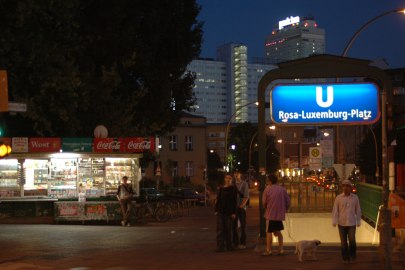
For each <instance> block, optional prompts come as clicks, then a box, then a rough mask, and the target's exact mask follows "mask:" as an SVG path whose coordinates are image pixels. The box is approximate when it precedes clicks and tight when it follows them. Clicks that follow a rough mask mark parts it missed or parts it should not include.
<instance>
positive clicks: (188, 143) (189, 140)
mask: <svg viewBox="0 0 405 270" xmlns="http://www.w3.org/2000/svg"><path fill="white" fill-rule="evenodd" d="M184 142H185V147H186V151H193V137H192V136H186V137H185V138H184Z"/></svg>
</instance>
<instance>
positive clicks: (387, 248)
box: [342, 8, 405, 270]
mask: <svg viewBox="0 0 405 270" xmlns="http://www.w3.org/2000/svg"><path fill="white" fill-rule="evenodd" d="M396 13H403V14H405V9H404V8H401V9H394V10H390V11H387V12H384V13H381V14H380V15H378V16H375V17H373V18H371V19H370V20H369V21H367V22H366V23H365V24H363V25H362V26H361V27H360V28H359V29H358V30H357V31H356V33H354V35H353V36H352V37H351V39H350V40H349V42H348V43H347V45H346V47H345V49H344V50H343V53H342V56H344V57H345V56H346V55H347V52H348V51H349V49H350V48H351V46H352V44H353V42H354V41H355V40H356V38H357V37H358V36H359V35H360V33H361V32H362V31H364V30H365V29H366V28H367V27H368V26H369V25H370V24H372V23H373V22H375V21H376V20H378V19H380V18H382V17H385V16H387V15H390V14H396ZM386 111H387V93H386V91H385V90H383V91H382V92H381V117H382V121H381V129H382V131H381V143H382V176H383V178H382V179H383V181H382V182H383V194H382V197H383V207H382V208H380V211H381V216H382V218H383V222H382V226H381V227H382V228H381V234H380V250H381V254H383V266H384V269H387V270H388V269H392V264H391V253H392V240H391V230H392V228H391V211H390V209H389V208H388V198H389V184H388V160H387V119H386ZM373 136H374V133H373ZM374 137H375V136H374ZM376 149H377V144H376ZM376 155H377V156H378V152H377V154H376ZM377 166H378V164H377Z"/></svg>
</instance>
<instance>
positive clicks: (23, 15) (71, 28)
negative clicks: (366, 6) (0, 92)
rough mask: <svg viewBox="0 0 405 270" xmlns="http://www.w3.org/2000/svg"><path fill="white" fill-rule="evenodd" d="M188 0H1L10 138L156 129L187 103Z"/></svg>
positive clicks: (191, 29)
mask: <svg viewBox="0 0 405 270" xmlns="http://www.w3.org/2000/svg"><path fill="white" fill-rule="evenodd" d="M199 10H200V7H199V6H198V5H197V4H196V3H195V1H189V0H183V1H171V0H149V1H141V0H117V1H113V0H69V1H60V0H47V1H46V0H14V1H9V0H0V31H1V33H2V35H1V36H0V68H1V69H5V70H7V72H8V80H9V99H10V100H13V101H19V102H25V103H27V106H28V110H27V112H26V113H22V114H19V115H17V116H8V119H7V120H8V130H9V133H8V134H7V135H9V136H29V135H41V136H92V132H93V129H94V128H95V127H96V126H97V125H99V124H103V125H105V126H106V127H107V128H108V130H109V135H110V136H147V135H151V134H164V133H165V132H166V131H168V130H171V128H172V127H173V126H174V125H175V124H177V122H178V120H179V118H180V115H181V111H182V110H190V108H191V107H192V105H193V104H194V98H193V95H192V88H193V85H194V77H193V76H192V75H191V74H189V73H186V67H187V65H188V64H189V63H190V62H191V61H192V59H194V58H196V57H198V55H199V53H200V46H201V39H202V24H201V23H200V22H198V21H197V20H196V17H197V15H198V13H199Z"/></svg>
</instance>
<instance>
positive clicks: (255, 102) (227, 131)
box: [224, 101, 259, 170]
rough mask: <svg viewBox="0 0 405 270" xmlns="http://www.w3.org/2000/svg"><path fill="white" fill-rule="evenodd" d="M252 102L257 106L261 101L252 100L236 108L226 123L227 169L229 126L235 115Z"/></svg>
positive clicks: (226, 162)
mask: <svg viewBox="0 0 405 270" xmlns="http://www.w3.org/2000/svg"><path fill="white" fill-rule="evenodd" d="M252 104H256V106H257V105H259V102H257V101H252V102H249V103H246V104H245V105H242V106H240V107H239V109H238V110H235V112H234V113H233V114H232V115H231V117H230V119H229V121H228V124H227V125H226V131H225V158H224V159H225V160H224V161H225V162H224V163H225V169H226V170H228V134H229V127H230V126H231V123H232V119H233V118H234V117H235V116H237V115H238V114H240V113H241V111H240V110H241V109H242V108H244V107H247V106H249V105H252Z"/></svg>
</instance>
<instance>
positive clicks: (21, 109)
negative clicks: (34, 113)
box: [8, 101, 27, 112]
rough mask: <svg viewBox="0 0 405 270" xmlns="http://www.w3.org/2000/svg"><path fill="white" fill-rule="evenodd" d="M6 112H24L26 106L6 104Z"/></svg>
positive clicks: (23, 104)
mask: <svg viewBox="0 0 405 270" xmlns="http://www.w3.org/2000/svg"><path fill="white" fill-rule="evenodd" d="M8 111H9V112H26V111H27V104H26V103H17V102H10V101H9V102H8Z"/></svg>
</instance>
